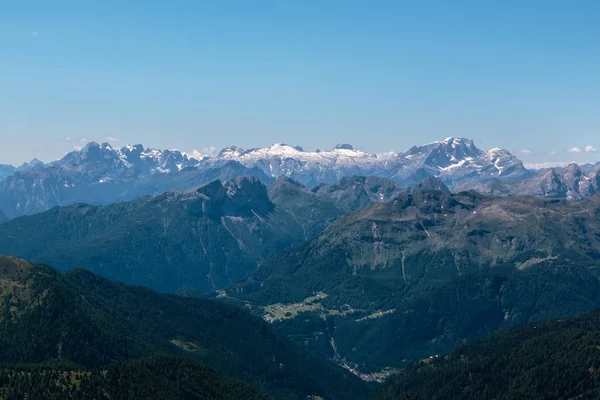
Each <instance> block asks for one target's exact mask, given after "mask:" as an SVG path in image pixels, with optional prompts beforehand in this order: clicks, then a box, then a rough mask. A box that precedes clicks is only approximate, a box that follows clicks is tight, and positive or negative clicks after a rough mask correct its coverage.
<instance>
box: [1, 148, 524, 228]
mask: <svg viewBox="0 0 600 400" xmlns="http://www.w3.org/2000/svg"><path fill="white" fill-rule="evenodd" d="M356 175H359V176H377V177H381V178H389V179H391V180H393V181H395V182H397V183H398V184H401V185H405V186H411V185H413V184H415V183H416V182H418V181H419V180H421V179H423V178H425V177H427V176H440V177H442V178H443V180H444V181H445V182H447V183H448V184H452V185H454V184H456V183H459V182H463V181H480V180H486V179H490V178H497V179H501V180H502V181H512V180H520V179H525V178H527V177H528V176H530V175H532V173H530V172H529V171H528V170H526V169H525V168H524V167H523V164H522V162H521V161H520V160H519V159H517V158H516V157H515V156H513V155H512V154H510V153H509V152H508V151H506V150H502V149H491V150H489V151H483V150H480V149H478V148H477V147H476V146H475V144H474V143H473V141H471V140H469V139H459V138H446V139H444V140H442V141H439V142H435V143H430V144H427V145H423V146H414V147H412V148H411V149H410V150H408V151H406V152H404V153H398V154H397V153H389V154H387V155H383V156H378V155H376V154H372V153H368V152H365V151H362V150H357V149H354V148H353V147H352V146H350V145H348V144H341V145H338V146H335V148H333V149H331V150H328V151H327V150H324V151H314V152H312V151H304V150H303V149H302V148H301V147H299V146H290V145H286V144H280V143H279V144H274V145H272V146H270V147H267V148H261V149H249V150H243V149H240V148H238V147H235V146H233V147H229V148H225V149H223V150H222V151H221V152H220V153H219V155H218V156H216V157H199V158H198V159H195V158H193V157H190V156H189V155H187V154H185V153H183V152H181V151H178V150H158V149H151V148H144V147H143V146H142V145H139V144H138V145H134V146H124V147H122V148H120V149H117V148H113V147H112V146H111V145H110V144H108V143H103V144H98V143H94V142H90V143H88V144H87V145H86V146H85V147H84V148H82V149H81V150H79V151H73V152H70V153H68V154H66V155H65V156H64V157H63V158H62V159H60V160H56V161H54V162H51V163H49V164H47V165H46V164H44V163H42V162H40V161H38V160H34V161H32V162H31V163H26V164H24V165H22V166H20V167H18V168H14V167H11V166H2V165H0V210H2V211H4V213H5V214H6V215H7V216H8V217H9V218H14V217H17V216H20V215H28V214H33V213H37V212H42V211H46V210H48V209H50V208H52V207H55V206H68V205H71V204H75V203H86V204H94V205H106V204H111V203H115V202H119V201H128V200H134V199H137V198H140V197H142V196H147V195H156V194H159V193H162V192H164V191H167V190H189V189H191V188H194V187H196V186H198V185H201V184H206V183H208V182H210V181H212V180H215V179H220V180H228V179H231V178H234V177H239V176H255V177H257V178H258V179H260V180H261V181H262V182H264V183H266V184H269V183H271V182H272V181H273V180H275V179H276V178H277V177H279V176H286V177H289V178H292V179H294V180H296V181H299V182H300V183H302V184H304V185H307V186H315V185H317V184H321V183H331V182H336V181H338V180H340V179H342V178H344V177H348V176H356Z"/></svg>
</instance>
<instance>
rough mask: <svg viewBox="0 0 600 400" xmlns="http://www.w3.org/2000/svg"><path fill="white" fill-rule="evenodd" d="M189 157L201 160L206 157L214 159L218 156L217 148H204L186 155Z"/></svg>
mask: <svg viewBox="0 0 600 400" xmlns="http://www.w3.org/2000/svg"><path fill="white" fill-rule="evenodd" d="M186 154H187V156H188V157H191V158H195V159H196V160H201V159H203V158H204V157H214V156H216V155H217V148H216V147H215V146H209V147H204V148H202V149H200V150H197V149H194V150H192V151H191V152H189V153H186Z"/></svg>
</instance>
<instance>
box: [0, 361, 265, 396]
mask: <svg viewBox="0 0 600 400" xmlns="http://www.w3.org/2000/svg"><path fill="white" fill-rule="evenodd" d="M0 393H1V394H0V398H3V399H4V398H6V399H24V398H26V399H38V400H54V399H56V400H59V399H73V400H84V399H97V400H110V399H127V400H134V399H139V400H142V399H162V400H179V399H190V400H206V399H211V400H239V399H248V400H259V399H263V400H266V399H267V397H266V396H263V395H261V394H259V393H258V392H257V391H255V390H254V389H252V388H251V387H250V386H248V385H246V384H244V383H242V382H240V381H237V380H234V379H231V378H226V377H223V376H221V375H219V374H217V373H216V372H215V371H214V370H212V369H210V368H207V367H205V366H203V365H202V364H201V363H200V362H198V361H196V360H193V359H188V358H183V357H173V356H154V357H150V358H144V359H139V360H127V361H121V362H119V363H116V364H111V365H109V366H108V367H107V368H106V369H104V370H101V371H97V370H86V369H80V368H76V367H73V366H71V367H69V366H61V365H30V366H4V367H3V368H2V369H0Z"/></svg>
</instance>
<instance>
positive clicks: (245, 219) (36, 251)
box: [0, 177, 404, 292]
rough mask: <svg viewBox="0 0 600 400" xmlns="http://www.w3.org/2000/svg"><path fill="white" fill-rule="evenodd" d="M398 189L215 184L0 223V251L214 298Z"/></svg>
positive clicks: (245, 181) (361, 181) (375, 183)
mask: <svg viewBox="0 0 600 400" xmlns="http://www.w3.org/2000/svg"><path fill="white" fill-rule="evenodd" d="M403 191H404V189H402V188H400V187H399V186H398V185H396V184H395V183H393V182H392V181H389V180H385V179H383V178H353V179H345V180H342V181H341V182H339V183H338V184H337V185H335V187H327V189H326V187H320V188H319V189H317V190H316V191H313V190H311V189H310V188H307V187H305V186H303V185H302V184H300V183H298V182H296V181H293V180H291V179H289V178H285V177H281V178H279V179H278V180H277V181H276V182H275V183H273V184H272V185H271V186H270V187H269V188H267V187H266V186H265V185H264V184H263V183H262V182H261V181H260V179H258V178H256V177H239V178H233V179H230V180H227V181H221V180H215V181H213V182H211V183H209V184H206V185H203V186H200V187H199V188H197V189H196V190H193V191H187V192H165V193H163V194H161V195H158V196H156V197H144V198H142V199H138V200H134V201H129V202H122V203H117V204H112V205H108V206H90V205H84V204H76V205H72V206H67V207H56V208H53V209H51V210H49V211H46V212H42V213H39V214H34V215H31V216H23V217H20V218H14V219H12V220H11V221H8V222H6V223H4V224H1V225H0V252H3V253H5V254H10V255H14V256H19V257H23V258H27V259H30V260H33V261H35V262H40V263H46V264H49V265H56V267H57V268H60V269H63V270H68V269H72V268H78V267H81V266H85V267H86V268H89V269H91V270H92V271H94V272H95V273H98V274H100V275H103V276H105V277H108V278H111V279H115V280H120V281H123V282H126V283H133V284H138V285H145V286H148V287H151V288H153V289H156V290H159V291H163V292H176V291H184V292H185V291H192V292H194V291H195V292H198V291H200V292H206V291H213V290H216V289H221V288H224V287H226V286H227V285H229V284H230V283H232V282H234V281H236V280H239V279H241V278H243V277H245V276H246V275H247V274H248V273H249V272H250V271H252V270H253V269H254V268H256V267H257V266H258V265H260V264H261V263H262V262H263V261H264V260H266V259H267V258H269V257H270V256H272V255H274V254H277V253H278V252H281V251H283V250H286V249H289V248H291V247H293V246H297V245H299V244H300V243H302V242H303V241H305V240H307V239H310V238H312V237H313V236H315V235H317V234H319V233H320V232H321V231H322V230H323V229H324V228H325V227H326V226H327V225H328V224H329V223H331V222H332V221H334V220H335V219H336V218H338V217H339V216H341V215H343V214H344V213H345V212H346V211H352V210H356V209H359V208H362V207H364V206H366V205H368V204H372V203H374V202H382V201H389V200H390V199H391V198H392V196H395V195H396V194H398V193H401V192H403ZM349 199H350V200H351V201H350V200H349ZM356 199H360V201H358V202H357V201H356Z"/></svg>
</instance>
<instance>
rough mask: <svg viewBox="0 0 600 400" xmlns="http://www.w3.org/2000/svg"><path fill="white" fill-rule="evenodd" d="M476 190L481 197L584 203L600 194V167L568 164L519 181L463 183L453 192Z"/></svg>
mask: <svg viewBox="0 0 600 400" xmlns="http://www.w3.org/2000/svg"><path fill="white" fill-rule="evenodd" d="M466 189H473V190H476V191H478V192H479V193H482V194H493V195H512V196H519V195H529V196H536V197H556V198H566V199H568V200H581V199H583V198H585V197H589V196H593V195H595V194H598V193H600V164H597V165H595V166H588V168H581V167H580V166H579V165H577V164H574V163H573V164H569V165H568V166H566V167H564V168H548V169H545V170H543V171H540V172H539V173H537V174H536V175H534V176H531V177H528V178H526V179H524V180H520V181H512V182H510V181H501V180H498V179H493V180H489V181H488V180H483V181H479V182H473V181H471V182H467V181H465V182H461V183H459V184H458V185H457V186H456V187H455V188H454V190H466Z"/></svg>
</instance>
